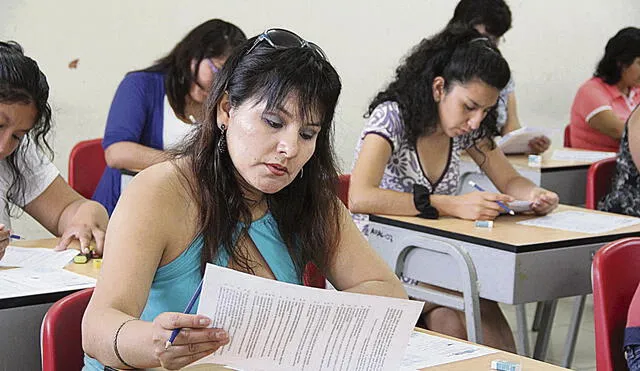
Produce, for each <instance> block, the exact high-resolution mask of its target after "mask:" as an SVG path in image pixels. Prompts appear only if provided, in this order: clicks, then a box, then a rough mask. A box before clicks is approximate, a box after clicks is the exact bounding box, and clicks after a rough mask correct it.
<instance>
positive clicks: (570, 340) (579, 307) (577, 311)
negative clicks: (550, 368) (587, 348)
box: [562, 295, 587, 368]
mask: <svg viewBox="0 0 640 371" xmlns="http://www.w3.org/2000/svg"><path fill="white" fill-rule="evenodd" d="M586 298H587V296H586V295H581V296H576V299H575V301H574V302H573V313H572V314H571V324H569V331H568V332H567V339H566V340H565V343H564V358H563V359H562V367H566V368H570V367H571V363H573V354H574V352H575V350H576V341H577V340H578V331H579V330H580V322H582V313H583V311H584V302H585V299H586Z"/></svg>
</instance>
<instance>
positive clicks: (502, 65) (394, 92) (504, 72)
mask: <svg viewBox="0 0 640 371" xmlns="http://www.w3.org/2000/svg"><path fill="white" fill-rule="evenodd" d="M438 76H441V77H443V78H444V81H445V91H449V89H450V88H451V87H452V84H466V83H468V82H471V81H473V80H480V81H482V82H484V83H486V84H488V85H490V86H492V87H494V88H496V89H498V90H502V89H503V88H504V87H505V86H506V85H507V83H508V82H509V79H510V78H511V72H510V70H509V64H508V63H507V61H506V60H505V59H504V58H503V57H502V55H501V54H500V51H499V50H498V49H497V48H496V47H495V46H494V44H493V43H491V42H490V41H489V40H488V39H487V38H486V37H482V35H480V33H479V32H478V31H476V30H475V29H473V28H470V27H468V26H462V25H459V24H454V25H451V26H447V27H446V28H445V29H444V30H442V31H441V32H440V33H438V34H436V35H434V36H432V37H430V38H428V39H423V40H422V41H421V42H420V43H419V44H418V45H416V46H415V47H414V48H413V49H412V50H411V53H410V54H409V55H408V56H407V57H406V58H405V60H404V62H403V63H402V64H401V65H400V66H399V67H398V69H397V70H396V77H395V79H394V80H393V81H392V82H391V83H390V84H389V85H388V86H387V88H386V89H385V90H383V91H381V92H379V93H378V94H377V95H376V97H375V98H374V99H373V101H372V102H371V104H370V105H369V109H368V112H367V113H366V114H365V117H369V115H371V113H372V112H373V110H374V109H375V108H376V107H377V106H378V105H380V104H381V103H383V102H386V101H393V102H396V103H397V104H398V107H399V108H400V115H401V117H402V121H403V122H404V126H405V129H406V130H405V133H406V136H407V138H408V140H409V142H410V143H411V144H412V145H414V146H415V144H416V141H417V139H418V138H419V137H421V136H422V135H429V134H431V133H433V132H434V131H435V129H436V125H437V123H438V121H439V117H438V105H437V103H436V101H435V100H434V98H433V80H434V79H435V78H436V77H438ZM474 132H475V133H476V134H474V136H475V137H474V138H473V139H474V142H476V141H477V140H479V139H481V138H493V137H494V136H496V135H498V130H497V128H496V112H495V106H494V107H493V108H492V109H491V110H490V111H489V113H488V114H487V115H486V117H485V118H484V120H483V121H482V123H481V124H480V128H479V129H478V130H475V131H474Z"/></svg>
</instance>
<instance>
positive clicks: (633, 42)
mask: <svg viewBox="0 0 640 371" xmlns="http://www.w3.org/2000/svg"><path fill="white" fill-rule="evenodd" d="M638 57H640V28H636V27H626V28H623V29H621V30H620V31H618V33H616V34H615V35H614V36H613V37H612V38H610V39H609V41H608V42H607V46H606V47H605V48H604V56H603V57H602V59H601V60H600V62H598V67H597V68H596V72H595V73H594V74H593V76H595V77H600V78H601V79H602V80H603V81H604V82H606V83H607V84H609V85H615V84H617V83H618V81H620V79H621V78H622V69H623V68H625V67H628V66H629V65H631V64H632V63H633V61H634V60H635V59H636V58H638Z"/></svg>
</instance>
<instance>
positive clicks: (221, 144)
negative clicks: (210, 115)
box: [218, 124, 227, 155]
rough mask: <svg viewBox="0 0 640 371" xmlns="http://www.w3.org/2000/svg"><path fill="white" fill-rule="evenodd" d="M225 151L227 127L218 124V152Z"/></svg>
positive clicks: (222, 152)
mask: <svg viewBox="0 0 640 371" xmlns="http://www.w3.org/2000/svg"><path fill="white" fill-rule="evenodd" d="M225 152H227V127H226V126H224V124H222V125H220V139H218V153H219V154H221V155H222V154H224V153H225Z"/></svg>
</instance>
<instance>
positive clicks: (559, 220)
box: [517, 211, 640, 234]
mask: <svg viewBox="0 0 640 371" xmlns="http://www.w3.org/2000/svg"><path fill="white" fill-rule="evenodd" d="M639 223H640V218H632V217H628V216H614V215H603V214H596V213H586V212H583V211H562V212H559V213H552V214H549V215H546V216H542V217H539V218H533V219H528V220H523V221H521V222H518V223H517V224H522V225H528V226H533V227H543V228H552V229H561V230H563V231H571V232H580V233H589V234H598V233H607V232H611V231H613V230H616V229H619V228H624V227H629V226H632V225H635V224H639Z"/></svg>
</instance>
